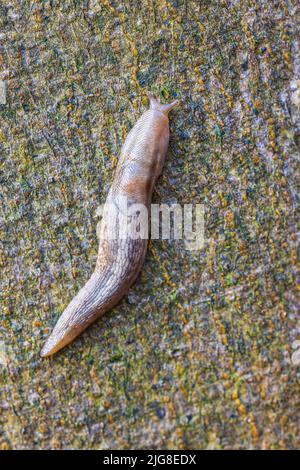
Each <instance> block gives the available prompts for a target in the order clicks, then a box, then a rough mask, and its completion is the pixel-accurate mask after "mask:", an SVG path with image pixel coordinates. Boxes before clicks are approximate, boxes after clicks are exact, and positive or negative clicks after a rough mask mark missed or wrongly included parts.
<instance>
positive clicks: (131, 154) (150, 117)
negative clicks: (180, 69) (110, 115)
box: [41, 94, 178, 357]
mask: <svg viewBox="0 0 300 470" xmlns="http://www.w3.org/2000/svg"><path fill="white" fill-rule="evenodd" d="M148 97H149V100H150V109H148V110H147V111H146V112H145V113H144V114H143V115H142V116H141V117H140V118H139V119H138V121H137V122H136V124H135V126H134V127H133V128H132V129H131V131H130V132H129V134H128V136H127V138H126V140H125V142H124V145H123V147H122V149H121V153H120V157H119V160H118V165H117V168H116V171H115V175H114V180H113V183H112V186H111V188H110V190H109V193H108V196H107V199H106V202H105V205H104V210H103V216H102V221H101V227H100V236H99V238H100V242H99V251H98V257H97V261H96V267H95V270H94V272H93V274H92V276H91V277H90V279H89V280H88V281H87V283H86V284H85V286H84V287H83V288H82V289H81V290H80V291H79V292H78V294H77V295H76V296H75V297H74V299H73V300H72V301H71V303H70V304H69V305H68V306H67V308H66V309H65V310H64V312H63V313H62V315H61V317H60V318H59V319H58V321H57V323H56V325H55V327H54V329H53V331H52V333H51V334H50V336H49V337H48V339H47V340H46V342H45V344H44V346H43V348H42V350H41V356H42V357H46V356H51V355H53V354H55V353H56V352H57V351H59V350H60V349H62V348H63V347H64V346H66V345H67V344H69V343H70V342H71V341H73V340H74V339H75V338H76V337H77V336H78V335H79V334H80V333H82V332H83V331H84V330H85V329H86V328H87V327H88V326H89V325H90V324H91V323H93V322H94V321H95V320H97V319H98V318H99V317H100V316H101V315H102V314H103V313H105V312H107V311H108V310H110V309H111V308H112V307H113V306H114V305H116V304H117V303H118V302H119V301H120V300H121V298H122V297H123V296H124V295H125V294H126V293H127V291H128V289H129V287H130V286H131V285H132V284H133V282H134V281H135V280H136V278H137V276H138V274H139V272H140V270H141V267H142V264H143V262H144V258H145V255H146V250H147V243H148V240H147V239H148V236H147V237H144V238H143V237H137V236H135V235H136V234H134V233H133V230H135V231H136V228H134V224H131V225H132V227H133V228H129V229H127V230H125V232H124V233H123V236H122V237H112V236H111V229H112V227H113V226H114V225H115V224H116V223H118V222H119V223H120V220H121V217H122V216H123V214H122V210H123V208H122V204H121V202H122V200H125V199H126V201H127V204H128V205H129V206H132V205H133V204H138V205H143V206H145V207H146V208H147V209H149V207H150V203H151V198H152V192H153V188H154V184H155V182H156V180H157V178H158V176H159V175H160V174H161V171H162V167H163V163H164V160H165V156H166V153H167V149H168V145H169V119H168V113H169V111H170V110H171V109H172V108H174V107H175V106H177V104H178V101H177V100H175V101H173V102H172V103H170V104H161V103H160V102H159V101H158V100H157V99H155V98H154V97H153V96H152V95H150V94H148ZM112 207H113V208H114V211H112V210H111V208H112ZM113 212H114V217H115V219H114V220H112V215H113ZM121 224H122V223H121ZM129 227H130V224H129Z"/></svg>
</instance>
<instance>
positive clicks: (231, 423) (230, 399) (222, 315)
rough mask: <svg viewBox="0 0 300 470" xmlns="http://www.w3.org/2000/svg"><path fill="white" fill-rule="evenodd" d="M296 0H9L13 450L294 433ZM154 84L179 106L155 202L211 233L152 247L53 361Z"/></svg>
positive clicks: (5, 341)
mask: <svg viewBox="0 0 300 470" xmlns="http://www.w3.org/2000/svg"><path fill="white" fill-rule="evenodd" d="M295 7H296V2H294V1H283V0H280V1H269V0H261V1H258V2H257V1H254V0H245V1H243V2H239V1H227V0H224V1H206V0H203V1H196V0H195V1H193V0H190V1H188V0H172V1H164V0H160V1H156V0H150V1H146V0H143V1H142V2H140V1H137V0H131V1H128V0H125V1H124V2H116V1H111V2H109V1H107V0H105V1H101V0H99V1H96V0H90V1H82V0H73V1H71V0H66V1H64V2H58V1H56V0H52V1H44V2H37V1H36V2H34V1H29V0H18V1H17V0H7V1H5V2H1V4H0V79H1V80H3V81H5V82H6V84H7V103H6V104H0V148H1V204H2V214H1V253H0V262H1V274H2V288H1V327H0V373H1V407H2V411H1V415H0V416H1V418H0V419H1V421H2V423H1V431H2V434H1V437H0V445H1V448H3V449H7V448H13V449H23V448H25V449H29V448H43V449H44V448H45V449H46V448H53V449H57V448H78V449H82V448H100V449H105V448H110V449H117V448H119V449H130V448H152V449H153V448H159V449H166V448H169V449H170V448H184V449H188V448H225V449H226V448H271V449H277V448H280V449H284V448H297V447H299V436H298V435H297V419H298V416H297V412H296V411H297V407H296V405H297V400H298V392H299V366H297V365H295V364H293V363H292V361H291V356H292V353H293V349H292V345H293V341H295V340H296V339H300V338H299V334H300V332H299V323H297V316H296V310H297V309H296V305H297V304H296V294H295V287H294V285H295V280H294V277H295V272H296V260H297V258H296V240H297V238H296V227H295V221H296V219H295V216H296V213H295V211H296V207H297V206H296V179H295V178H296V175H295V174H296V159H295V156H296V144H297V141H298V143H299V114H298V111H297V107H299V75H297V73H299V63H298V62H297V60H296V57H297V54H296V46H297V43H296V24H297V22H296V9H295ZM147 90H151V91H152V92H153V93H155V94H157V95H159V96H160V97H161V98H162V99H163V100H166V101H168V100H170V99H172V98H174V97H175V96H176V97H179V98H180V99H181V103H182V104H181V107H180V108H178V109H177V110H176V111H174V112H173V113H172V117H171V143H170V151H169V153H168V157H167V162H166V165H165V169H164V172H163V175H162V177H161V179H160V180H159V184H158V186H157V192H156V194H155V201H156V202H159V201H163V202H171V201H177V202H178V203H195V202H199V203H203V204H204V205H205V211H206V215H205V227H206V233H205V236H206V243H205V246H204V248H203V250H202V251H201V252H200V253H191V252H187V251H185V250H184V247H183V245H181V244H179V243H168V242H165V241H164V242H160V241H156V242H152V243H151V244H150V248H149V250H148V254H147V259H146V262H145V265H144V268H143V272H142V275H141V276H140V277H139V279H138V281H137V282H136V284H135V285H134V287H133V288H132V289H131V291H130V293H129V295H128V296H127V297H126V298H125V299H124V300H123V301H122V302H121V303H120V305H119V306H118V307H116V308H115V309H114V310H113V311H112V312H110V313H109V314H107V315H106V316H105V317H103V318H102V319H101V320H99V321H98V322H97V323H96V324H95V325H93V326H92V327H91V328H90V329H89V330H88V331H86V332H85V333H84V334H83V335H82V336H81V337H80V338H79V339H78V340H77V341H75V342H74V343H73V344H72V345H71V346H70V347H68V348H66V349H65V350H63V351H62V352H61V353H60V354H58V355H57V356H55V357H54V359H53V360H41V359H40V358H39V351H40V348H41V346H42V343H43V342H44V340H45V338H46V337H47V335H48V334H49V331H50V329H51V328H52V326H53V325H54V324H55V322H56V320H57V318H58V317H59V315H60V314H61V312H62V311H63V309H64V307H65V306H66V305H67V303H68V302H69V301H70V300H71V298H72V296H73V295H74V294H75V292H76V291H77V290H78V288H79V287H80V286H82V285H83V283H84V282H85V281H86V280H87V279H88V277H89V275H90V274H91V272H92V270H93V267H94V264H95V259H96V254H97V239H96V223H97V217H96V216H95V211H96V208H97V206H98V204H99V202H103V200H104V199H105V195H106V193H107V190H108V188H109V185H110V182H111V179H112V176H113V169H114V166H115V163H116V157H117V156H118V152H119V150H120V147H121V145H122V142H123V141H124V138H125V136H126V134H127V132H128V131H129V129H130V127H131V126H132V125H133V123H134V122H135V121H136V119H137V117H138V116H139V115H140V114H141V112H142V111H143V110H144V109H145V105H147V100H146V97H145V92H146V91H147Z"/></svg>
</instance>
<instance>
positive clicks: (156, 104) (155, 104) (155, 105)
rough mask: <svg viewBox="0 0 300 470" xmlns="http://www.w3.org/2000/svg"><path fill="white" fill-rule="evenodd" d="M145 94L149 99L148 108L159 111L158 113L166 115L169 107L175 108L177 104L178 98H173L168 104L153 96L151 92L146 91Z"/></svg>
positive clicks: (169, 109)
mask: <svg viewBox="0 0 300 470" xmlns="http://www.w3.org/2000/svg"><path fill="white" fill-rule="evenodd" d="M147 96H148V98H149V101H150V109H154V110H156V111H159V112H160V113H163V114H165V116H168V114H169V112H170V111H171V109H173V108H175V106H178V104H179V101H178V100H174V101H172V103H169V104H162V103H161V102H160V101H159V100H158V99H157V98H154V96H153V95H152V94H151V93H147Z"/></svg>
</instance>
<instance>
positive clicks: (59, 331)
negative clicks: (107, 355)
mask: <svg viewBox="0 0 300 470" xmlns="http://www.w3.org/2000/svg"><path fill="white" fill-rule="evenodd" d="M108 282H109V278H108V277H106V276H105V274H104V273H103V274H102V275H99V273H98V274H97V273H96V272H94V273H93V274H92V276H91V278H90V279H89V280H88V282H87V283H86V284H85V286H84V287H83V288H82V289H80V291H79V292H78V294H77V295H76V297H74V299H73V300H72V302H71V303H70V304H69V305H68V306H67V308H66V309H65V310H64V312H63V313H62V315H61V317H60V318H59V319H58V321H57V323H56V325H55V327H54V329H53V331H52V333H51V334H50V336H49V337H48V339H47V340H46V342H45V344H44V346H43V348H42V350H41V352H40V355H41V356H42V357H47V356H52V355H53V354H55V353H56V352H58V351H59V350H60V349H62V348H63V347H65V346H67V345H68V344H69V343H71V341H73V340H74V339H75V338H76V337H77V336H79V335H80V334H81V333H82V332H83V331H84V330H85V329H86V328H87V327H88V326H89V325H90V324H91V323H93V322H94V321H95V320H96V319H97V318H99V316H100V315H101V314H102V313H104V312H106V311H107V310H108V309H110V308H111V307H112V306H113V304H114V303H115V302H112V296H111V295H110V294H111V291H109V290H108V288H107V287H108V286H107V284H108ZM110 289H111V290H112V291H115V297H114V299H115V300H119V299H118V292H117V291H118V286H117V282H116V281H115V282H114V280H113V281H112V283H111V284H110Z"/></svg>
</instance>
